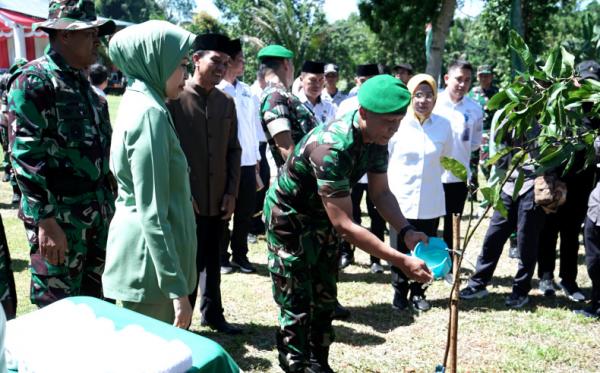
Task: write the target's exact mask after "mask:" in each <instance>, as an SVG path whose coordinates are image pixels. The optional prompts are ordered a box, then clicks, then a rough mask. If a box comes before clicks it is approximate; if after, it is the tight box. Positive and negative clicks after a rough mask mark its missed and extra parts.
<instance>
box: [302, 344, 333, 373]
mask: <svg viewBox="0 0 600 373" xmlns="http://www.w3.org/2000/svg"><path fill="white" fill-rule="evenodd" d="M304 372H305V373H334V371H333V369H331V367H330V366H329V347H319V348H314V347H311V351H310V365H309V367H308V368H306V369H305V370H304Z"/></svg>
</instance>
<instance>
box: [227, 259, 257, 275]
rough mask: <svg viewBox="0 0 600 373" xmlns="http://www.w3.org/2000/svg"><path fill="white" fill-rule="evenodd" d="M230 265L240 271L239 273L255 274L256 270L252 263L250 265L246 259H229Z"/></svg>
mask: <svg viewBox="0 0 600 373" xmlns="http://www.w3.org/2000/svg"><path fill="white" fill-rule="evenodd" d="M231 265H232V266H233V267H236V268H237V269H239V270H240V272H243V273H254V272H256V268H254V266H253V265H252V263H250V261H249V260H248V258H246V257H243V258H234V259H231Z"/></svg>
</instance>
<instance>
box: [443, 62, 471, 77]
mask: <svg viewBox="0 0 600 373" xmlns="http://www.w3.org/2000/svg"><path fill="white" fill-rule="evenodd" d="M456 69H461V70H469V71H470V72H471V74H473V65H471V63H470V62H469V61H467V60H454V61H452V62H450V65H448V72H450V71H452V70H456Z"/></svg>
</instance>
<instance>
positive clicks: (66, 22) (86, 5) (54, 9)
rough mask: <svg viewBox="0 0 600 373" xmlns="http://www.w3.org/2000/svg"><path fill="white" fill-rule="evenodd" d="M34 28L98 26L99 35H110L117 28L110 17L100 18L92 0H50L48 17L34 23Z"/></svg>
mask: <svg viewBox="0 0 600 373" xmlns="http://www.w3.org/2000/svg"><path fill="white" fill-rule="evenodd" d="M33 27H34V29H38V28H39V29H42V30H44V31H46V30H85V29H89V28H94V27H98V36H104V35H109V34H112V33H114V32H115V29H116V28H117V26H116V24H115V22H114V21H112V20H110V19H102V20H98V19H97V18H96V8H95V7H94V2H93V1H92V0H50V2H49V4H48V19H47V20H45V21H44V22H38V23H35V24H34V25H33Z"/></svg>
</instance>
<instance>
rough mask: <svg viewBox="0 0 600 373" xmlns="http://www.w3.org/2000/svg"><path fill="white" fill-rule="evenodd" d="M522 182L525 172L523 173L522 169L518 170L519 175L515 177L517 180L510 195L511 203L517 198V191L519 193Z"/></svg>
mask: <svg viewBox="0 0 600 373" xmlns="http://www.w3.org/2000/svg"><path fill="white" fill-rule="evenodd" d="M524 181H525V172H524V171H523V168H520V169H519V175H518V176H517V180H515V189H514V190H513V194H512V199H513V201H516V200H517V197H519V191H521V188H522V187H523V182H524Z"/></svg>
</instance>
